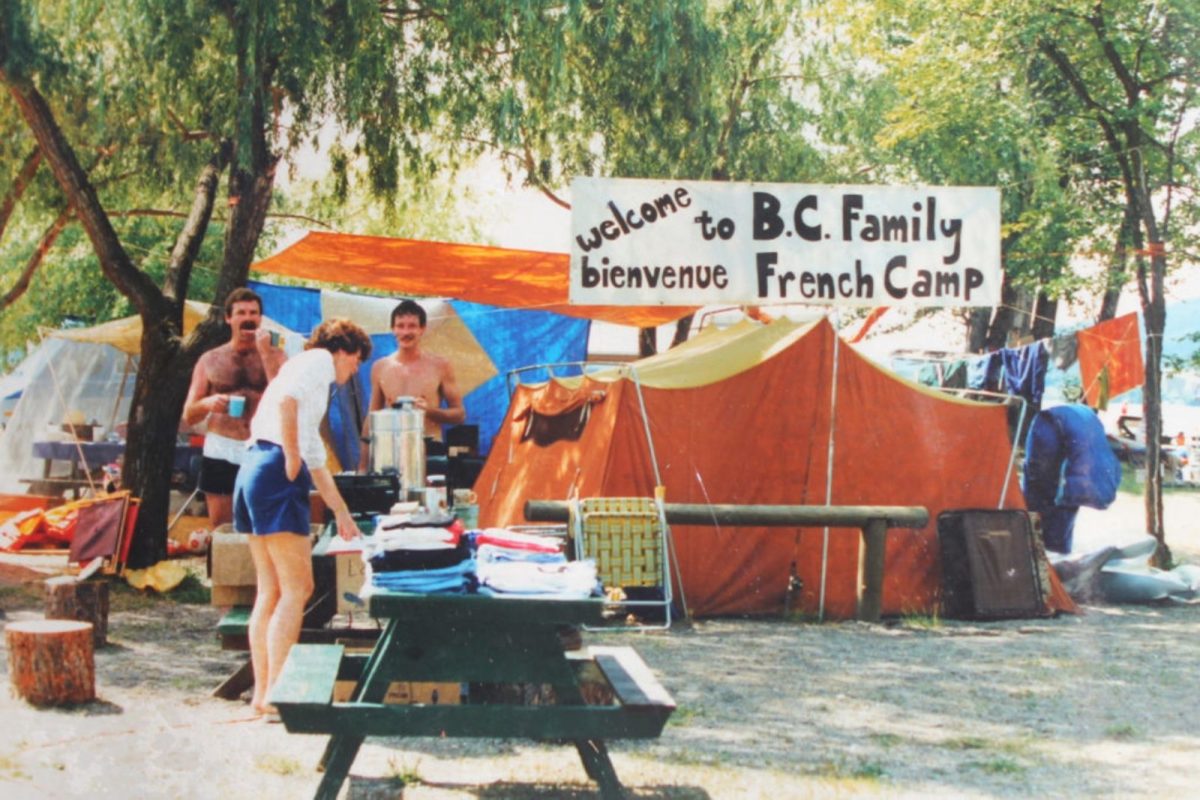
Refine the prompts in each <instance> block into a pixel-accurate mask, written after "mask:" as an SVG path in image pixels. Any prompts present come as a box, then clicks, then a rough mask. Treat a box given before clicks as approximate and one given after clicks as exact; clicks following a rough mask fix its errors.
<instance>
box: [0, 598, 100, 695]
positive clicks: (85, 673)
mask: <svg viewBox="0 0 1200 800" xmlns="http://www.w3.org/2000/svg"><path fill="white" fill-rule="evenodd" d="M4 640H5V645H6V646H7V647H8V674H9V678H10V679H11V680H12V685H13V689H15V690H16V692H17V694H18V695H20V696H21V697H23V698H25V699H26V700H27V701H29V702H30V703H32V704H33V705H35V706H61V705H72V704H76V703H87V702H89V701H91V700H95V699H96V664H95V660H94V658H93V646H92V625H91V623H90V622H76V621H74V620H60V619H46V620H30V621H27V622H10V623H9V624H8V627H6V628H5V629H4Z"/></svg>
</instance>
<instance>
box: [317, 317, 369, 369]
mask: <svg viewBox="0 0 1200 800" xmlns="http://www.w3.org/2000/svg"><path fill="white" fill-rule="evenodd" d="M316 347H319V348H321V349H322V350H328V351H329V352H331V353H336V352H338V351H339V350H340V351H341V352H343V353H358V354H359V355H360V356H362V360H363V361H366V360H367V359H368V358H370V357H371V337H370V336H367V332H366V331H364V330H363V329H362V328H360V327H359V326H358V325H357V324H355V323H353V322H351V321H350V320H348V319H336V318H335V319H327V320H325V321H324V322H322V323H321V324H320V325H318V326H317V327H316V328H314V329H313V332H312V336H310V337H308V343H307V344H305V345H304V349H305V350H312V349H313V348H316Z"/></svg>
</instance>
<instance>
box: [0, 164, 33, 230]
mask: <svg viewBox="0 0 1200 800" xmlns="http://www.w3.org/2000/svg"><path fill="white" fill-rule="evenodd" d="M41 165H42V151H41V148H38V147H35V148H33V150H32V151H31V152H30V153H29V155H27V156H25V162H24V163H23V164H21V169H20V170H18V171H17V177H16V178H14V179H13V184H12V186H11V187H10V188H9V190H8V192H6V193H5V195H4V200H3V201H0V239H3V238H4V229H5V228H7V227H8V221H9V219H11V218H12V212H13V209H14V208H15V207H16V205H17V201H18V200H20V199H21V197H22V196H23V195H24V194H25V189H26V188H28V187H29V184H30V183H31V182H32V181H33V176H34V175H36V174H37V171H38V167H40V166H41Z"/></svg>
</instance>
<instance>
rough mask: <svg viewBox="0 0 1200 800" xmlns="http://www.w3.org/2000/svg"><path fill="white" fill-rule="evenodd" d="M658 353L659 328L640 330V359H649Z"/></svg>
mask: <svg viewBox="0 0 1200 800" xmlns="http://www.w3.org/2000/svg"><path fill="white" fill-rule="evenodd" d="M657 352H658V328H638V357H639V358H647V357H649V356H652V355H654V354H655V353H657Z"/></svg>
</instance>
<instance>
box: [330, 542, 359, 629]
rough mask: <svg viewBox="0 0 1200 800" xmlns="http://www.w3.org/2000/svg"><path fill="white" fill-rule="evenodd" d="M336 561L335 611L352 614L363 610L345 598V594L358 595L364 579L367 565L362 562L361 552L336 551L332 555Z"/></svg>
mask: <svg viewBox="0 0 1200 800" xmlns="http://www.w3.org/2000/svg"><path fill="white" fill-rule="evenodd" d="M334 559H335V560H336V562H337V565H336V568H337V580H336V584H335V585H336V587H337V612H338V613H339V614H353V613H355V612H364V611H366V609H365V608H364V607H363V606H361V605H358V604H357V603H352V602H350V601H349V600H347V599H346V594H347V593H350V594H352V595H358V594H359V593H360V592H361V591H362V587H363V583H364V582H365V581H366V568H367V565H366V564H365V563H364V562H363V559H362V553H338V554H337V555H335V556H334Z"/></svg>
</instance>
